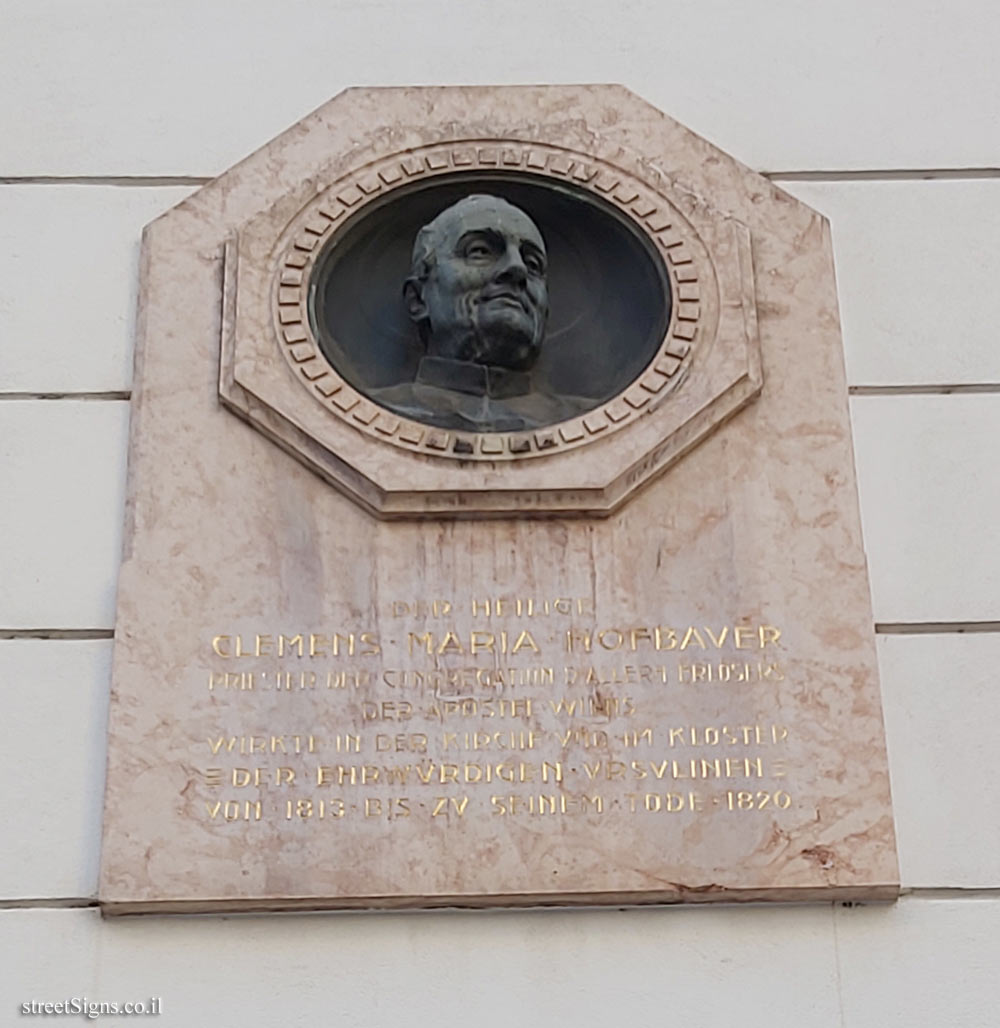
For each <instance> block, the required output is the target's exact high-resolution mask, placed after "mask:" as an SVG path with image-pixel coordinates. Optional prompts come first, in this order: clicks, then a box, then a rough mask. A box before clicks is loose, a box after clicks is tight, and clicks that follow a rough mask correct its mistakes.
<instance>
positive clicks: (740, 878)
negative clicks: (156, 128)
mask: <svg viewBox="0 0 1000 1028" xmlns="http://www.w3.org/2000/svg"><path fill="white" fill-rule="evenodd" d="M133 405H134V406H133V417H132V426H131V445H130V460H129V489H128V496H129V499H128V525H127V542H126V554H125V560H124V563H123V567H122V573H121V579H120V583H119V600H118V620H117V627H116V633H115V660H114V672H113V697H112V711H111V723H110V736H111V738H110V756H109V768H108V786H107V798H106V806H105V831H104V850H103V857H102V873H101V891H100V899H101V904H102V908H103V909H104V910H105V911H106V912H108V913H135V912H144V911H167V912H169V911H224V910H287V909H303V908H310V909H312V908H351V907H381V908H386V907H432V906H515V905H540V904H556V903H560V904H568V903H590V904H600V903H614V904H621V903H671V902H706V901H712V900H719V901H729V902H731V901H734V900H735V901H739V900H810V899H811V900H820V899H834V898H838V899H890V898H892V897H893V896H895V895H896V893H897V891H898V885H897V881H898V872H897V867H896V855H895V842H894V835H893V825H892V813H891V805H890V797H889V782H888V773H887V767H886V756H885V745H884V739H883V730H882V717H881V707H880V701H879V690H878V678H877V669H876V662H875V649H874V637H873V634H872V615H871V608H870V601H869V595H868V581H867V574H866V565H865V556H864V551H863V548H862V541H861V530H860V521H859V517H858V507H857V495H856V484H855V475H854V467H853V460H852V452H851V439H850V426H849V421H848V412H847V390H846V384H845V380H844V370H843V358H842V352H841V342H840V333H839V322H838V315H837V297H836V289H835V283H834V274H833V264H832V257H831V249H830V238H829V228H828V225H827V223H826V221H825V220H824V219H823V218H822V217H821V216H820V215H818V214H816V213H815V212H814V211H812V210H810V209H809V208H808V207H806V206H804V205H803V204H801V203H799V202H798V201H796V200H794V199H793V198H791V197H789V196H787V195H786V194H785V193H783V192H782V191H781V190H780V189H778V188H776V187H775V186H773V185H772V184H771V183H770V182H768V181H767V180H766V179H763V178H761V177H760V176H758V175H756V174H754V173H753V172H751V171H750V170H749V169H747V168H745V167H743V166H741V165H740V164H739V163H738V162H736V161H735V160H733V159H732V158H731V157H729V156H727V155H726V154H724V153H722V152H720V151H719V150H717V149H716V148H715V147H713V146H711V145H710V144H708V143H707V142H705V141H704V140H702V139H700V138H698V137H697V136H695V135H693V134H692V133H691V132H689V131H688V130H686V129H685V128H683V127H682V126H680V125H678V124H677V123H676V122H673V121H672V120H670V119H669V118H668V117H666V116H665V115H663V114H662V113H660V112H659V111H657V110H655V109H653V108H651V107H650V106H649V105H647V104H646V103H644V102H643V101H641V100H639V99H638V98H637V97H635V96H633V95H632V94H631V93H629V92H627V91H626V90H624V89H622V88H620V87H613V86H592V87H563V86H551V87H502V88H491V89H487V88H450V87H449V88H420V89H360V90H350V91H348V92H346V93H343V94H341V95H340V96H338V97H337V98H335V99H334V100H332V101H330V102H329V103H328V104H327V105H325V106H324V107H322V108H320V109H319V110H318V111H317V112H315V113H314V114H312V115H310V116H309V117H308V118H306V119H305V120H303V121H302V122H300V123H299V124H298V125H296V126H294V127H293V128H292V129H290V130H289V131H288V132H287V133H285V134H284V135H283V136H281V137H279V138H278V139H276V140H275V141H273V142H272V143H270V144H268V145H267V146H265V147H264V148H263V149H262V150H260V151H258V152H257V153H256V154H254V155H253V156H251V157H249V158H247V160H245V161H244V162H242V163H241V164H239V165H237V166H236V167H235V168H233V169H231V170H230V171H228V172H226V173H225V174H224V175H222V176H221V177H220V178H218V179H216V180H215V181H214V182H212V183H210V184H209V185H207V186H205V187H204V188H203V189H201V190H199V191H198V192H197V193H195V194H194V195H193V196H192V197H191V198H189V199H188V200H186V201H185V202H184V203H183V204H181V205H180V206H179V207H177V208H175V209H174V210H172V211H170V212H169V213H168V214H166V215H164V216H163V217H162V218H160V219H159V220H158V221H156V222H154V223H153V224H152V225H150V226H148V227H147V230H146V233H145V236H144V247H143V265H142V283H141V297H140V314H139V332H138V353H137V360H136V382H135V394H134V401H133Z"/></svg>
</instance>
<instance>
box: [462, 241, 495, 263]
mask: <svg viewBox="0 0 1000 1028" xmlns="http://www.w3.org/2000/svg"><path fill="white" fill-rule="evenodd" d="M465 256H466V257H467V258H469V259H470V260H474V261H481V260H489V259H490V258H491V257H492V256H493V251H492V249H490V245H489V243H486V242H484V241H483V240H481V239H476V240H473V241H472V242H471V243H469V244H468V245H467V246H466V248H465Z"/></svg>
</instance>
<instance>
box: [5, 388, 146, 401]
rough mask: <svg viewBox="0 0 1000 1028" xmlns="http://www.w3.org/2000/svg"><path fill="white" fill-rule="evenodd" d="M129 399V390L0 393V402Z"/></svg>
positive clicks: (130, 395) (130, 394) (130, 393)
mask: <svg viewBox="0 0 1000 1028" xmlns="http://www.w3.org/2000/svg"><path fill="white" fill-rule="evenodd" d="M131 397H132V391H131V390H130V389H107V390H104V391H93V392H87V391H85V390H81V391H79V392H62V393H52V392H45V393H31V392H11V393H4V392H0V400H128V399H131Z"/></svg>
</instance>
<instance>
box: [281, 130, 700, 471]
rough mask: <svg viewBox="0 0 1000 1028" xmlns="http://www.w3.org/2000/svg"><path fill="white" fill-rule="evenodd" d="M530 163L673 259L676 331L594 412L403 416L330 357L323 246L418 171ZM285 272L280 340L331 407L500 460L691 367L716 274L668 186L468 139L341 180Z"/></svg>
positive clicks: (396, 441) (595, 418)
mask: <svg viewBox="0 0 1000 1028" xmlns="http://www.w3.org/2000/svg"><path fill="white" fill-rule="evenodd" d="M484 171H486V172H497V171H500V172H521V173H524V174H529V175H532V176H534V177H540V178H550V179H554V180H559V181H564V182H569V183H571V184H573V185H576V186H578V187H580V188H582V189H585V190H588V191H590V192H591V193H593V194H594V195H595V196H598V197H600V198H601V199H603V200H604V201H606V202H608V203H610V204H612V205H613V206H615V207H616V208H617V209H618V210H619V211H620V212H622V213H623V214H624V215H625V216H626V217H627V218H629V219H630V220H631V221H632V222H633V223H634V224H635V225H636V226H637V227H638V229H639V231H640V232H641V233H643V234H644V235H645V236H647V237H648V238H649V239H651V240H653V242H654V243H655V245H656V246H657V248H658V249H659V251H660V253H661V255H662V257H663V258H664V266H665V267H666V269H667V273H668V276H669V280H670V286H671V292H672V304H671V311H670V321H669V324H668V325H667V331H666V334H665V335H664V338H663V340H662V342H661V344H660V346H659V348H658V350H657V352H656V354H655V355H654V357H653V358H652V360H651V361H650V362H649V364H648V365H647V366H646V367H645V369H644V370H643V371H642V373H641V374H640V375H639V376H638V377H637V379H636V380H635V381H633V382H632V383H630V384H629V385H628V386H627V387H626V388H625V389H624V390H623V391H622V392H620V393H619V394H618V395H616V396H614V397H612V398H611V399H610V400H608V401H607V402H605V403H603V404H600V405H599V406H596V407H595V408H593V409H592V410H590V411H587V412H586V413H585V414H582V415H579V416H577V417H574V418H572V419H570V420H568V421H563V422H560V423H558V424H555V425H551V426H547V427H545V428H541V429H537V430H534V431H531V432H513V433H512V432H488V433H470V432H456V431H451V430H445V429H440V428H434V427H432V426H429V425H425V424H422V423H421V422H418V421H414V420H412V419H408V418H404V417H400V416H399V415H397V414H394V413H392V412H391V411H389V410H387V409H385V408H384V407H381V406H379V405H377V404H376V403H374V402H372V401H371V400H370V399H368V398H367V397H366V396H364V395H363V394H362V393H360V392H359V391H358V390H356V389H354V388H353V387H352V386H351V385H350V384H349V383H348V382H346V381H345V380H344V378H343V377H342V376H341V375H340V374H339V373H338V372H337V370H336V369H335V368H334V367H333V365H332V364H331V363H330V362H329V361H328V360H327V359H326V357H325V356H324V354H323V353H322V351H321V350H320V348H319V345H318V343H317V340H316V338H315V336H314V333H313V330H312V326H311V325H310V321H309V313H308V306H307V305H308V285H309V280H310V276H311V274H312V272H313V270H314V268H315V266H316V262H317V259H318V257H319V255H320V253H322V252H324V251H325V249H326V247H327V245H336V239H337V237H338V236H339V235H341V234H342V232H343V230H344V228H345V227H346V225H347V224H348V222H349V221H350V220H351V219H352V216H353V215H355V214H357V213H358V212H360V211H361V210H363V209H364V207H365V206H366V205H367V204H369V203H371V202H372V201H373V200H376V199H379V198H382V197H384V196H385V195H386V194H388V193H390V192H391V191H392V190H394V189H396V188H398V187H399V186H402V185H405V184H407V183H410V182H414V181H417V180H427V179H430V178H434V177H438V176H442V175H449V176H454V175H455V174H456V173H459V174H460V173H463V172H466V173H471V172H480V173H481V172H484ZM283 239H284V240H285V241H284V243H283V245H282V246H281V247H280V248H279V251H278V254H277V257H276V262H275V268H274V272H273V283H274V285H273V293H272V317H273V324H274V331H275V335H276V339H277V341H278V344H279V347H280V349H281V351H282V353H283V354H284V355H285V359H286V360H287V361H288V363H289V365H290V366H291V367H292V369H293V371H294V372H295V375H296V378H297V380H298V381H299V382H301V383H302V385H303V386H304V387H305V388H306V389H308V390H309V392H310V393H311V395H312V396H313V398H314V399H316V400H317V401H319V402H320V403H322V404H323V405H324V406H325V407H326V409H327V410H329V411H331V412H332V413H333V414H335V415H336V416H337V417H339V418H341V419H343V420H344V421H346V422H347V423H349V424H350V425H352V426H353V427H354V428H356V429H357V430H359V431H362V432H365V433H367V434H369V435H371V436H373V437H375V438H377V439H380V440H382V441H384V442H387V443H390V444H393V445H395V446H398V447H401V448H402V449H405V450H408V451H410V452H418V453H424V454H428V455H430V456H435V457H451V458H457V459H460V460H465V461H468V460H473V461H475V460H482V461H497V460H510V459H518V458H523V457H535V456H540V455H546V454H551V453H555V452H561V451H565V450H566V449H569V448H572V447H576V446H581V445H584V444H586V443H588V442H590V441H591V440H593V439H597V438H603V437H605V436H607V435H609V434H611V433H612V432H615V431H617V430H618V429H620V428H623V427H624V426H626V425H628V424H629V423H630V422H631V421H633V420H634V419H635V418H636V417H638V416H639V415H640V414H641V413H642V412H643V410H644V409H645V408H647V407H648V406H649V404H650V403H651V402H652V401H654V400H656V399H658V398H659V397H661V396H663V395H665V394H666V392H668V391H669V390H670V389H671V388H672V387H674V386H675V385H676V384H677V383H678V382H679V381H680V380H681V379H682V378H683V377H684V370H685V367H686V365H687V364H688V363H689V359H690V355H691V351H692V346H693V345H695V344H696V341H697V338H698V321H699V317H700V315H701V304H700V299H701V292H700V289H701V285H700V280H702V281H703V280H705V279H708V278H710V277H711V275H712V266H711V260H710V258H709V256H708V251H707V250H706V248H705V246H704V244H703V243H702V242H701V240H700V239H699V238H698V236H697V234H696V233H695V231H694V229H693V228H692V227H691V226H690V224H689V223H688V221H687V219H686V218H685V217H684V216H683V215H682V214H681V212H680V211H678V210H677V208H676V207H675V206H674V205H673V204H671V203H670V201H669V200H668V199H667V198H666V197H664V196H663V195H662V194H661V193H659V192H658V191H656V190H655V189H653V188H651V187H650V186H649V185H648V184H646V183H645V182H643V181H641V180H640V179H638V178H636V177H635V176H634V175H631V174H629V173H627V172H625V171H623V170H622V169H620V168H617V167H615V166H614V165H612V164H610V163H609V162H607V161H604V160H601V159H598V158H595V157H592V156H587V155H585V154H581V153H578V152H576V151H574V150H570V149H566V148H564V147H559V146H554V145H552V144H548V143H546V144H541V143H525V142H520V141H517V140H490V141H481V140H468V141H463V142H452V143H447V144H441V145H432V146H425V147H421V148H419V149H415V150H407V151H404V152H402V153H396V154H392V155H389V156H387V157H383V158H380V159H379V160H377V161H374V162H372V163H369V164H366V165H365V166H363V167H361V168H358V169H355V170H353V171H351V172H349V173H348V174H346V175H344V176H342V177H341V178H340V179H338V180H337V181H336V182H335V183H334V184H333V185H332V186H330V187H329V188H328V189H327V190H325V191H324V192H323V193H322V194H320V196H318V197H317V198H316V199H315V200H313V201H311V202H310V203H309V204H307V205H306V206H305V207H304V208H303V209H302V210H301V211H300V212H299V213H298V214H297V215H296V217H295V218H294V219H293V220H292V222H291V223H290V224H289V226H288V231H287V232H286V233H285V235H284V237H283Z"/></svg>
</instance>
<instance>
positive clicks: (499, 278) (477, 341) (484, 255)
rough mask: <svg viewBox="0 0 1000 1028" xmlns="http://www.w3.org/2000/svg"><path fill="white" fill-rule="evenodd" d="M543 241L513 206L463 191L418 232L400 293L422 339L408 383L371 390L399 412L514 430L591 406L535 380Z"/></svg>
mask: <svg viewBox="0 0 1000 1028" xmlns="http://www.w3.org/2000/svg"><path fill="white" fill-rule="evenodd" d="M546 260H547V257H546V250H545V241H544V240H543V239H542V235H541V233H540V232H539V230H538V227H537V226H536V225H535V223H534V222H533V221H532V220H531V218H529V217H528V215H527V214H525V212H524V211H522V210H521V209H520V208H519V207H515V206H514V205H513V204H511V203H508V202H507V201H506V200H502V199H500V198H499V197H496V196H488V195H481V194H476V195H473V196H467V197H465V198H464V199H462V200H459V201H458V202H457V203H455V204H452V205H451V206H450V207H448V208H446V209H445V210H443V211H442V212H441V213H440V214H438V215H437V217H436V218H434V219H433V220H432V221H431V222H429V223H428V224H427V225H424V227H423V228H422V229H421V230H420V231H419V232H418V233H417V238H416V241H415V242H414V246H413V258H412V266H411V270H410V276H409V277H408V278H407V279H406V282H405V283H404V286H403V295H404V297H405V299H406V306H407V310H408V312H409V315H410V318H411V320H412V321H413V322H414V323H415V324H416V326H417V330H418V332H419V334H420V339H421V342H422V343H423V346H424V356H423V358H422V359H421V361H420V364H419V367H418V369H417V374H416V378H415V379H414V381H413V382H408V383H404V384H401V385H395V386H389V387H387V388H382V389H376V390H373V391H372V393H371V396H372V399H374V400H375V401H376V402H377V403H379V404H382V405H383V406H385V407H388V408H389V409H391V410H393V411H394V412H395V413H397V414H401V415H403V416H404V417H410V418H413V419H414V420H416V421H422V422H424V423H426V424H431V425H436V426H438V427H440V428H451V429H460V430H464V431H467V432H508V431H522V430H527V429H532V428H538V427H540V426H543V425H550V424H553V423H555V422H557V421H565V420H566V419H567V418H571V417H574V416H575V415H577V414H579V413H581V412H582V411H583V410H585V409H587V408H588V407H589V406H592V402H588V401H587V400H586V399H585V398H583V397H575V396H559V395H554V394H552V393H551V392H548V391H546V390H545V389H544V388H542V387H540V386H539V384H538V383H537V382H536V381H535V378H534V376H533V375H532V369H533V368H534V366H535V362H536V361H537V359H538V355H539V353H540V352H541V349H542V344H543V342H544V339H545V322H546V318H547V316H548V309H549V299H548V286H547V280H546V271H547V267H546Z"/></svg>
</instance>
